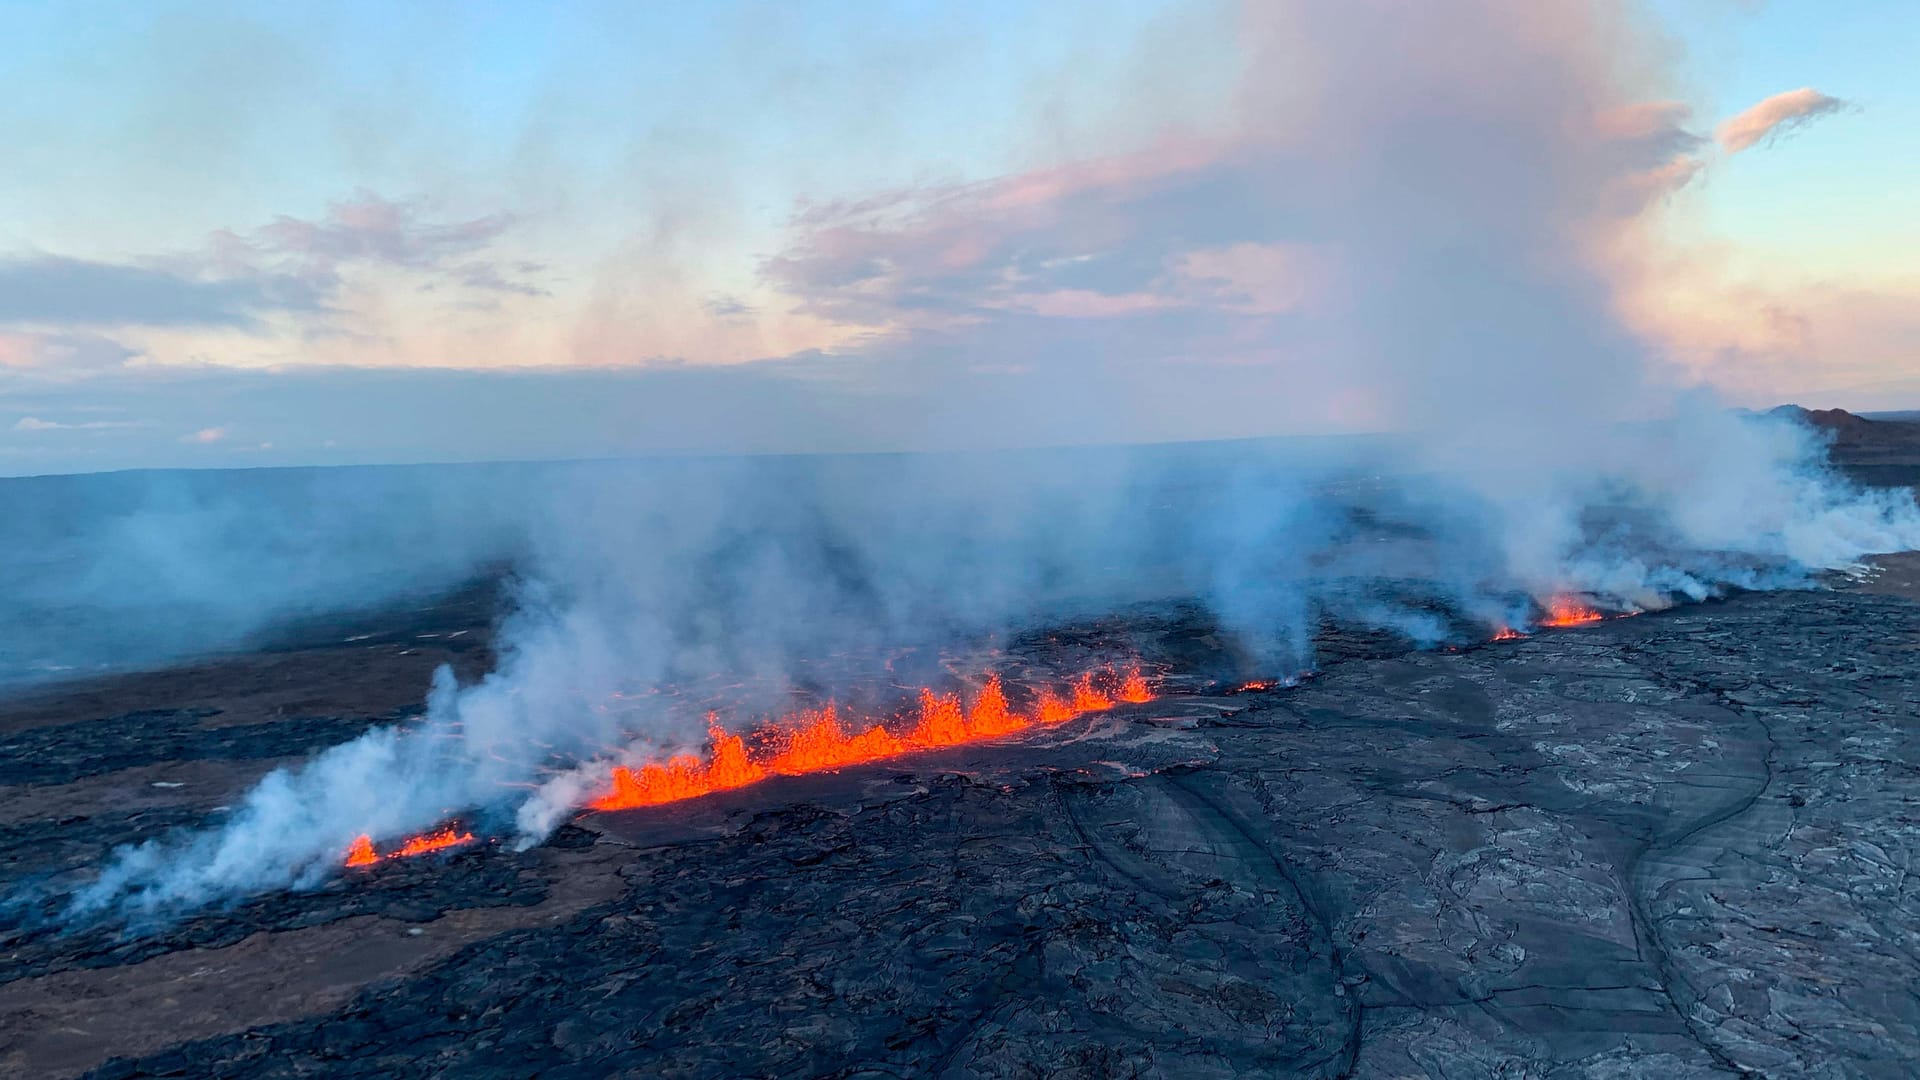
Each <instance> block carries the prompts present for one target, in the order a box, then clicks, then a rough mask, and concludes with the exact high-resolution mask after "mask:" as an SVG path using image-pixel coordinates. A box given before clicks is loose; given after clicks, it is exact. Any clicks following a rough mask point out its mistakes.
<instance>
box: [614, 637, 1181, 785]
mask: <svg viewBox="0 0 1920 1080" xmlns="http://www.w3.org/2000/svg"><path fill="white" fill-rule="evenodd" d="M1116 692H1117V694H1118V695H1119V700H1121V701H1128V702H1143V701H1151V700H1153V690H1152V687H1150V686H1149V685H1148V684H1147V680H1146V678H1145V677H1144V676H1142V675H1141V674H1140V671H1139V668H1138V667H1134V668H1131V669H1129V671H1128V672H1127V674H1126V675H1125V676H1123V677H1121V678H1120V680H1119V686H1118V689H1117V691H1116ZM1114 704H1115V699H1114V697H1112V696H1110V695H1109V694H1108V693H1107V692H1106V691H1104V690H1102V689H1101V688H1100V687H1098V686H1096V685H1095V683H1094V677H1093V676H1092V675H1082V676H1080V678H1078V679H1076V680H1075V681H1074V683H1073V687H1072V697H1071V699H1068V698H1064V697H1062V696H1060V695H1059V694H1056V693H1054V692H1052V691H1050V690H1043V691H1041V692H1040V694H1039V695H1038V696H1037V697H1036V698H1035V700H1034V703H1033V706H1032V708H1031V709H1030V710H1029V711H1025V712H1022V711H1019V710H1016V709H1015V708H1014V707H1013V705H1012V703H1011V702H1009V701H1008V700H1007V693H1006V689H1005V687H1003V686H1002V685H1001V682H1000V678H999V676H997V675H996V676H990V677H989V678H988V679H987V681H986V682H985V683H984V684H982V685H981V687H980V689H979V690H978V691H977V692H976V693H975V694H974V696H973V700H972V702H971V703H970V704H963V703H962V701H961V697H960V695H959V694H954V693H947V694H942V693H937V692H935V691H934V690H932V689H923V690H921V691H920V698H919V708H918V715H917V716H916V717H915V720H914V724H913V726H912V727H911V728H909V729H908V730H906V731H905V732H903V733H900V734H895V733H894V732H892V731H889V730H888V729H887V728H886V726H884V725H883V724H880V723H877V722H875V723H868V724H866V725H865V726H864V727H862V728H861V729H860V730H858V731H853V730H850V728H849V727H848V724H847V721H846V720H845V719H843V718H842V716H841V715H840V712H839V710H838V709H837V708H836V707H835V706H833V705H827V706H826V707H824V708H820V709H811V710H806V711H803V712H798V713H795V714H793V715H790V716H787V717H784V718H782V719H780V720H778V721H776V722H774V723H772V724H770V725H768V726H767V727H766V728H765V729H764V730H763V731H761V732H758V733H756V735H755V736H754V738H753V740H752V743H753V749H749V748H748V740H747V739H745V738H743V737H741V736H739V735H729V734H727V733H726V732H724V731H722V730H721V729H720V728H719V727H718V726H717V725H716V726H714V727H712V729H711V730H710V731H709V734H708V741H709V750H708V754H707V756H706V757H705V758H702V757H697V756H695V755H692V754H680V755H677V756H675V757H672V758H669V759H667V760H666V761H665V762H664V763H661V762H648V763H646V764H643V765H641V766H639V767H638V768H635V767H632V766H626V765H621V766H617V767H615V768H614V769H613V773H612V777H611V779H610V783H609V787H608V790H607V791H606V792H605V793H604V794H602V795H600V796H599V797H598V798H596V799H594V800H592V801H591V802H589V803H587V806H588V808H589V809H593V810H630V809H634V808H637V807H642V806H658V805H660V804H662V803H670V802H679V801H680V800H682V799H692V798H696V797H698V796H701V795H707V794H710V793H712V792H716V791H725V790H727V789H729V788H737V787H743V786H745V785H747V784H752V783H755V782H757V781H760V780H764V779H766V778H767V777H769V776H774V775H784V776H797V775H801V774H804V773H813V772H824V771H827V770H831V769H839V768H845V767H846V766H849V765H860V764H864V763H866V762H870V761H882V760H885V759H887V758H892V757H898V756H900V755H901V754H906V753H910V752H913V751H916V750H932V749H937V748H940V747H945V746H959V745H962V744H964V743H971V742H979V741H981V740H984V739H993V738H998V737H1000V736H1004V735H1013V734H1016V733H1018V732H1021V731H1026V730H1028V729H1030V728H1033V727H1036V726H1043V725H1052V724H1059V723H1064V722H1065V721H1067V720H1071V719H1073V718H1074V717H1076V716H1084V715H1086V714H1087V713H1091V712H1100V711H1103V710H1106V709H1111V708H1113V706H1114Z"/></svg>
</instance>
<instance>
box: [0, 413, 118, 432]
mask: <svg viewBox="0 0 1920 1080" xmlns="http://www.w3.org/2000/svg"><path fill="white" fill-rule="evenodd" d="M140 426H141V425H140V423H139V422H138V421H134V420H82V421H78V422H72V423H70V422H67V421H62V420H42V419H40V418H39V417H37V416H23V417H21V418H20V419H18V420H16V421H14V424H13V430H15V431H110V430H115V429H120V428H133V427H140Z"/></svg>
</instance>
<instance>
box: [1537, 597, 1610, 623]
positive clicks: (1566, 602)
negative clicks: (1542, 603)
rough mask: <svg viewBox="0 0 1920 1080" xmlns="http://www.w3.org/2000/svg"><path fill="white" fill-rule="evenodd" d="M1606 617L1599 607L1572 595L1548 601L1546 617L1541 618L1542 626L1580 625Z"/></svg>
mask: <svg viewBox="0 0 1920 1080" xmlns="http://www.w3.org/2000/svg"><path fill="white" fill-rule="evenodd" d="M1604 618H1606V616H1605V615H1602V614H1601V613H1600V611H1599V610H1598V609H1597V608H1594V607H1591V606H1589V605H1588V604H1586V603H1585V602H1583V601H1581V600H1580V599H1578V598H1576V597H1572V596H1566V595H1561V596H1556V597H1554V598H1553V599H1551V600H1549V601H1547V615H1546V618H1544V619H1541V620H1540V625H1541V626H1579V625H1581V624H1582V623H1590V622H1599V621H1600V620H1601V619H1604Z"/></svg>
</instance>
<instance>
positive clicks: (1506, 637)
mask: <svg viewBox="0 0 1920 1080" xmlns="http://www.w3.org/2000/svg"><path fill="white" fill-rule="evenodd" d="M1526 636H1527V635H1525V634H1523V633H1521V632H1520V631H1518V630H1515V629H1514V628H1513V627H1511V626H1503V627H1501V628H1500V630H1499V632H1498V633H1496V634H1494V635H1493V637H1492V638H1491V639H1489V640H1492V641H1513V640H1514V639H1516V638H1523V637H1526Z"/></svg>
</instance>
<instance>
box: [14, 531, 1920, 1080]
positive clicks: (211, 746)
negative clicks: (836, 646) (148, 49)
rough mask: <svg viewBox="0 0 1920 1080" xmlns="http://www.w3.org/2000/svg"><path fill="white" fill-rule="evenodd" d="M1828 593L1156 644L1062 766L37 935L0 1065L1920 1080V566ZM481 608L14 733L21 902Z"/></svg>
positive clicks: (628, 830) (943, 755)
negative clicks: (1123, 697)
mask: <svg viewBox="0 0 1920 1080" xmlns="http://www.w3.org/2000/svg"><path fill="white" fill-rule="evenodd" d="M1833 584H1834V587H1833V588H1831V589H1826V590H1809V591H1796V592H1778V593H1764V594H1763V593H1753V594H1744V595H1737V596H1733V597H1731V598H1728V599H1726V600H1722V601H1717V602H1711V603H1706V604H1700V605H1694V606H1688V607H1683V608H1679V609H1676V610H1672V611H1669V612H1665V613H1660V614H1652V615H1644V616H1640V617H1636V618H1627V619H1614V620H1609V621H1606V622H1601V623H1597V624H1591V625H1587V626H1582V627H1578V628H1571V629H1564V630H1557V631H1553V630H1550V631H1543V632H1541V633H1539V634H1537V635H1534V636H1531V637H1527V638H1523V639H1520V640H1514V641H1503V642H1497V643H1491V644H1487V645H1484V646H1479V647H1474V648H1469V649H1464V650H1461V651H1444V650H1443V651H1430V652H1417V651H1412V650H1409V649H1405V648H1401V647H1399V646H1397V645H1396V644H1395V643H1393V642H1391V641H1384V640H1378V639H1372V638H1362V637H1351V636H1343V635H1341V634H1339V633H1338V632H1337V631H1335V630H1329V631H1328V632H1327V633H1326V634H1325V635H1323V640H1322V641H1321V643H1320V644H1321V650H1322V654H1323V655H1324V656H1326V657H1327V658H1328V660H1327V663H1326V665H1325V667H1324V668H1323V670H1322V671H1321V672H1320V673H1319V674H1318V675H1316V676H1315V677H1313V678H1311V679H1309V680H1307V681H1306V682H1304V683H1303V684H1301V685H1299V686H1296V687H1292V688H1283V689H1274V690H1266V691H1252V692H1244V693H1222V692H1220V689H1219V687H1220V686H1221V685H1223V684H1221V683H1219V682H1218V681H1217V680H1212V679H1208V678H1203V677H1201V676H1200V675H1198V674H1196V675H1191V676H1183V675H1182V674H1181V672H1183V671H1184V672H1202V671H1204V669H1205V666H1206V665H1205V659H1206V654H1207V653H1208V651H1209V650H1213V651H1216V652H1217V651H1218V649H1219V643H1218V642H1217V641H1215V640H1214V639H1213V638H1211V636H1210V635H1209V634H1208V633H1207V632H1206V629H1205V627H1204V626H1203V625H1195V624H1194V621H1193V620H1192V619H1188V618H1182V617H1179V616H1177V615H1174V616H1165V617H1154V616H1149V615H1144V614H1143V615H1141V616H1139V617H1137V618H1135V619H1133V620H1132V621H1131V622H1130V623H1129V624H1128V625H1127V626H1125V627H1124V629H1125V630H1126V632H1127V633H1128V634H1129V635H1130V636H1131V638H1132V639H1133V640H1134V642H1135V644H1136V646H1137V647H1138V648H1139V650H1140V653H1141V655H1142V656H1143V658H1144V659H1146V660H1148V661H1149V662H1152V663H1154V664H1156V665H1159V666H1160V667H1161V670H1164V671H1168V672H1171V673H1172V674H1170V675H1169V676H1168V677H1167V680H1166V685H1165V687H1164V689H1165V691H1166V693H1165V696H1163V697H1162V698H1160V699H1159V700H1156V701H1154V702H1152V703H1149V704H1144V705H1133V706H1123V707H1121V708H1119V709H1116V710H1114V711H1112V712H1110V713H1105V714H1099V715H1096V716H1091V717H1085V718H1082V719H1081V720H1078V721H1074V722H1073V723H1071V724H1068V725H1065V726H1064V727H1062V728H1059V729H1053V730H1049V731H1046V732H1044V733H1042V734H1039V735H1035V736H1032V737H1030V738H1026V739H1019V740H1013V741H1008V742H1004V743H1000V744H991V745H978V746H972V747H967V748H963V749H957V750H952V751H943V752H939V753H936V754H929V755H922V756H917V757H910V758H902V759H896V760H894V761H892V762H888V763H885V764H884V765H876V766H869V767H865V768H861V769H855V770H848V771H846V772H842V773H838V774H822V775H816V776H809V777H804V778H791V779H779V780H774V781H770V782H767V783H764V784H760V785H757V786H755V787H752V788H748V789H742V790H739V791H734V792H727V793H722V794H720V795H716V796H710V797H707V798H705V799H701V800H697V801H695V802H691V803H682V804H677V805H673V806H665V807H655V808H651V809H646V810H632V811H621V812H616V813H601V814H589V815H585V816H582V817H579V818H577V819H576V820H575V821H574V822H573V823H572V824H570V825H567V826H565V827H563V828H562V829H561V830H560V831H559V832H558V833H557V834H555V835H554V836H553V837H552V838H551V839H550V840H549V842H548V843H546V844H545V845H543V846H541V847H538V848H535V849H533V850H530V851H525V852H518V853H516V852H513V851H511V850H508V849H507V848H506V847H505V846H504V845H500V844H486V845H475V846H469V847H466V848H461V849H456V850H454V851H451V852H448V853H444V854H439V855H434V856H426V857H421V858H416V859H409V860H400V861H394V862H390V863H384V864H381V865H379V866H377V867H374V868H371V869H369V870H366V871H355V872H343V873H342V874H340V875H339V876H338V877H336V878H334V879H333V880H332V881H331V882H330V883H328V884H327V885H325V886H324V887H322V888H320V889H318V890H315V891H310V892H296V893H279V894H272V895H268V896H264V897H260V898H257V899H254V900H252V901H248V902H246V903H244V904H241V905H240V906H238V907H234V908H232V909H230V910H225V911H213V912H208V913H203V914H200V915H198V916H195V917H193V918H189V919H186V920H184V921H180V922H176V923H173V924H171V925H169V926H166V927H164V928H160V929H157V930H150V931H148V932H145V933H141V934H128V933H124V932H121V931H118V930H115V929H112V928H109V927H103V926H83V925H75V926H61V925H59V924H57V923H54V924H48V923H45V922H36V921H35V918H34V917H32V912H31V911H29V913H28V914H29V917H26V918H22V916H21V909H20V908H19V907H18V906H16V907H15V908H14V909H13V910H12V913H11V915H10V918H9V922H8V924H7V927H6V929H4V931H0V950H3V956H4V959H0V1070H4V1071H5V1072H6V1074H8V1075H16V1076H23V1077H24V1076H33V1077H62V1076H74V1075H80V1074H86V1075H91V1076H97V1077H128V1076H196V1077H197V1076H248V1077H254V1076H259V1077H282V1076H289V1077H290V1076H368V1077H373V1076H380V1077H386V1076H401V1077H408V1076H474V1077H529V1076H541V1077H601V1076H633V1077H797V1076H834V1077H872V1078H877V1077H909V1076H956V1077H957V1076H1003V1077H1040V1076H1073V1077H1089V1078H1091V1077H1125V1076H1164V1077H1212V1076H1221V1077H1225V1076H1300V1077H1343V1076H1360V1077H1447V1078H1468V1077H1645V1078H1670V1077H1692V1076H1720V1075H1736V1074H1749V1075H1762V1076H1782V1077H1788V1076H1808V1077H1855V1076H1870V1077H1905V1076H1912V1075H1915V1074H1916V1072H1920V997H1917V996H1916V990H1917V989H1920V983H1917V979H1920V887H1917V886H1916V879H1915V878H1914V877H1913V875H1912V870H1913V869H1914V866H1915V858H1916V848H1917V847H1920V738H1916V727H1915V725H1916V718H1920V682H1917V681H1916V679H1915V671H1916V665H1917V664H1920V559H1917V558H1916V557H1914V556H1896V557H1889V558H1886V559H1883V560H1880V563H1879V569H1878V573H1877V574H1876V575H1875V576H1871V577H1868V578H1864V579H1859V580H1844V579H1841V580H1836V581H1835V582H1834V583H1833ZM487 611H488V604H487V602H486V600H485V598H484V597H481V598H476V597H473V596H468V597H461V598H456V599H454V600H453V601H450V602H448V603H446V604H443V605H440V606H437V607H433V608H427V609H423V610H420V611H414V612H408V613H403V614H402V615H396V616H394V617H393V618H392V619H391V620H390V622H391V625H389V626H387V627H386V628H385V629H382V628H380V627H377V626H368V627H358V626H342V627H336V628H334V630H335V631H336V632H335V633H334V635H333V636H332V637H330V638H329V639H328V640H327V641H325V642H321V641H317V640H316V641H309V642H306V643H298V642H290V643H288V644H286V645H284V646H283V647H281V648H279V649H277V650H274V651H266V652H260V653H255V654H251V655H246V656H238V657H231V658H227V659H222V660H215V661H208V662H206V663H203V664H200V665H198V666H187V667H180V668H175V669H172V670H168V671H162V672H156V673H150V674H143V675H125V676H118V677H114V678H109V679H99V680H95V681H93V682H90V683H87V684H84V685H81V686H66V687H61V688H57V689H50V690H45V691H41V692H40V696H39V697H29V698H22V699H18V700H16V701H15V702H14V703H12V704H10V705H7V706H5V707H4V709H0V785H3V786H0V877H3V878H4V884H5V887H6V889H7V890H8V892H10V893H17V892H18V891H19V890H20V889H22V888H23V887H25V886H27V885H29V884H33V883H41V884H45V883H47V882H57V881H60V880H64V879H73V878H76V877H84V876H85V875H86V874H87V873H89V872H90V871H91V869H92V868H94V867H97V866H98V865H99V864H100V863H101V861H102V860H103V858H104V857H105V855H106V853H107V852H108V851H109V850H110V849H111V848H112V847H113V846H114V845H116V844H120V843H124V842H127V841H129V840H132V839H136V838H142V837H147V836H152V835H157V834H160V833H163V832H165V831H166V830H168V829H171V828H174V827H177V826H183V825H191V824H198V823H206V822H210V821H215V820H217V819H218V816H219V813H220V810H221V808H223V807H224V806H226V805H227V804H228V803H229V802H230V801H231V800H233V799H235V798H236V797H237V796H238V795H239V794H240V793H241V792H242V791H243V790H244V789H245V788H246V786H247V785H248V784H250V783H251V782H252V781H253V780H254V779H256V778H257V777H258V776H260V775H261V774H262V773H263V772H265V771H266V770H267V769H269V768H271V767H272V766H274V765H276V764H280V763H284V762H286V761H290V760H295V759H297V758H298V757H300V756H301V755H304V754H307V753H310V752H311V751H313V750H314V749H316V748H318V747H319V746H322V745H326V744H329V743H332V742H335V741H338V740H340V739H343V738H346V737H349V736H351V735H352V734H354V733H356V732H357V731H359V730H362V729H364V728H365V727H367V726H370V725H374V724H382V723H405V722H406V721H407V720H408V718H409V717H410V716H412V715H414V714H415V713H416V712H417V709H418V707H419V698H420V690H421V687H422V686H424V685H425V681H426V678H427V674H428V672H429V670H430V669H431V667H432V666H433V665H435V664H437V663H440V662H442V661H451V662H453V663H455V664H456V665H458V666H459V667H461V668H462V670H464V671H466V672H468V673H469V674H471V673H473V672H477V671H480V670H484V668H485V667H486V666H487V664H488V663H489V662H490V658H489V656H488V652H487V643H486V634H487V631H486V625H487V621H486V614H487ZM308 630H309V631H314V628H308ZM1111 630H1112V628H1106V629H1105V630H1102V629H1101V628H1094V630H1093V631H1090V632H1092V633H1100V632H1108V631H1111ZM315 632H317V631H315ZM1061 641H1062V639H1060V638H1058V637H1056V638H1055V639H1053V644H1052V645H1051V646H1050V647H1054V648H1070V647H1071V646H1072V643H1073V639H1072V638H1071V637H1070V636H1069V637H1068V638H1067V639H1065V641H1066V644H1064V645H1063V644H1061ZM28 907H29V908H31V905H28ZM39 910H43V911H44V910H47V909H45V908H44V906H43V907H42V908H41V909H39Z"/></svg>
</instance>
